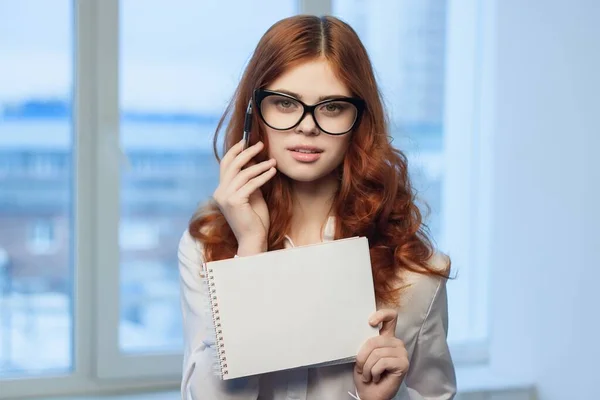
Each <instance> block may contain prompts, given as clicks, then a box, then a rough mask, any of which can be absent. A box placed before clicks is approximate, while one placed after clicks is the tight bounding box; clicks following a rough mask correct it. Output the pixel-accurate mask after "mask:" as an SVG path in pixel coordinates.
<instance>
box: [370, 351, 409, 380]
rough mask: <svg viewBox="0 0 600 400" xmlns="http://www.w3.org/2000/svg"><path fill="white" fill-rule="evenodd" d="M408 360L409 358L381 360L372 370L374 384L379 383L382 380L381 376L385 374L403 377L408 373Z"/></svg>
mask: <svg viewBox="0 0 600 400" xmlns="http://www.w3.org/2000/svg"><path fill="white" fill-rule="evenodd" d="M408 367H409V363H408V358H407V357H386V358H381V359H379V361H377V362H376V363H375V365H374V366H373V369H372V370H371V375H372V377H373V378H372V379H373V383H378V382H379V381H380V380H381V376H382V375H383V373H384V372H386V371H387V372H388V373H390V374H394V375H398V376H403V375H405V374H406V373H407V372H408Z"/></svg>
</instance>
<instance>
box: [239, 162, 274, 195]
mask: <svg viewBox="0 0 600 400" xmlns="http://www.w3.org/2000/svg"><path fill="white" fill-rule="evenodd" d="M276 172H277V169H276V168H275V167H271V168H269V169H268V170H266V171H265V172H263V173H262V174H260V175H258V176H257V177H256V178H252V179H250V180H249V181H248V183H246V184H245V185H244V186H242V187H241V188H240V190H238V192H237V193H238V195H239V196H240V197H248V198H249V197H250V195H251V194H252V193H254V191H256V190H257V189H258V188H260V187H261V186H262V185H264V184H265V183H267V182H268V181H269V179H271V178H272V177H274V176H275V173H276Z"/></svg>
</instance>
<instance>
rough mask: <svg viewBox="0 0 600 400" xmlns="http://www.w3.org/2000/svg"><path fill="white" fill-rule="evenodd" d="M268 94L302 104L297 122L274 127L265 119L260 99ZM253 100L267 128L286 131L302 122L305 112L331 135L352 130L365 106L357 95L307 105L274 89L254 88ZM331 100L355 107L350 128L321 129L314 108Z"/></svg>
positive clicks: (331, 99) (343, 133)
mask: <svg viewBox="0 0 600 400" xmlns="http://www.w3.org/2000/svg"><path fill="white" fill-rule="evenodd" d="M269 96H281V97H285V98H288V99H290V100H293V101H295V102H298V103H300V104H301V105H302V107H303V108H304V110H303V112H302V116H301V117H300V118H299V119H298V122H296V123H295V124H294V125H292V126H290V127H289V128H276V127H274V126H272V125H270V124H269V123H268V122H267V121H266V120H265V117H264V116H263V113H262V109H261V104H262V101H263V100H264V99H265V98H267V97H269ZM253 101H254V104H255V106H256V110H257V111H258V115H259V116H260V119H261V120H262V121H263V122H264V123H265V124H266V125H267V126H268V127H269V128H272V129H275V130H277V131H287V130H290V129H294V128H295V127H297V126H298V125H299V124H300V122H302V120H303V119H304V117H306V114H307V113H310V115H311V116H312V118H313V121H315V124H316V125H317V127H318V128H319V129H320V130H321V131H323V132H324V133H326V134H328V135H333V136H339V135H345V134H347V133H348V132H350V131H352V129H354V128H355V127H356V126H357V125H358V124H359V123H360V120H361V118H362V115H363V113H364V110H365V107H366V104H365V101H364V100H363V99H361V98H359V97H345V96H341V97H335V98H330V99H325V100H323V101H320V102H318V103H316V104H313V105H308V104H306V103H304V102H302V101H301V100H299V99H297V98H295V97H294V96H290V95H289V94H287V93H281V92H277V91H274V90H267V89H255V90H254V94H253ZM333 102H346V103H350V104H352V105H353V106H354V107H356V118H355V119H354V122H353V123H352V125H351V126H350V129H348V130H347V131H345V132H340V133H332V132H328V131H326V130H325V129H323V128H322V127H321V125H319V121H317V118H316V117H315V109H316V108H317V107H319V106H322V105H323V104H327V103H333Z"/></svg>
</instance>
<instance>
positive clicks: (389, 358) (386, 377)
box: [179, 16, 456, 400]
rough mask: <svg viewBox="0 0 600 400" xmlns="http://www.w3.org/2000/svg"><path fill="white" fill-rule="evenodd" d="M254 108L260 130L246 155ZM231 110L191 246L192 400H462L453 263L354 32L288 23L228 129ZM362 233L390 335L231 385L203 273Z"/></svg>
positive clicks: (187, 250)
mask: <svg viewBox="0 0 600 400" xmlns="http://www.w3.org/2000/svg"><path fill="white" fill-rule="evenodd" d="M249 99H252V106H253V108H254V113H253V118H254V130H253V131H252V135H251V142H250V147H249V148H247V149H244V143H243V142H242V141H241V139H242V132H243V129H244V116H245V112H246V108H247V105H248V102H249ZM231 109H233V112H232V113H231V119H230V121H229V123H228V125H227V128H226V136H225V150H226V154H225V155H224V157H223V159H222V160H220V180H219V185H218V187H217V188H216V190H215V192H214V196H213V201H212V203H211V204H209V205H208V206H206V207H205V208H203V209H201V210H200V211H199V212H198V213H197V215H195V216H194V218H193V219H192V221H191V223H190V226H189V229H188V230H187V231H186V232H185V233H184V234H183V237H182V238H181V242H180V245H179V264H180V272H181V281H182V285H181V288H182V309H183V320H184V332H185V339H186V348H185V356H184V375H183V380H182V398H183V399H186V400H191V399H195V400H197V399H210V400H234V399H236V400H237V399H273V400H279V399H281V400H283V399H303V400H314V399H319V400H320V399H344V398H348V399H349V398H351V397H354V398H357V399H358V398H360V399H362V400H384V399H386V400H387V399H392V398H397V399H412V400H415V399H437V400H442V399H452V398H453V397H454V394H455V390H456V384H455V374H454V368H453V364H452V360H451V357H450V353H449V350H448V345H447V342H446V335H447V324H448V321H447V300H446V286H445V281H446V279H447V276H448V273H449V269H450V262H449V260H448V259H446V258H445V257H442V256H440V255H437V254H436V253H435V251H434V249H433V246H432V245H431V242H430V241H429V240H428V238H427V236H426V234H425V230H424V227H423V224H422V221H421V215H420V213H419V210H418V208H417V206H416V205H415V203H414V196H413V194H412V188H411V184H410V181H409V177H408V172H407V163H406V159H405V157H404V155H403V154H402V153H401V152H400V151H398V150H396V149H394V148H392V147H391V145H390V142H389V140H388V137H389V136H388V127H387V125H386V119H385V115H384V110H383V106H382V102H381V99H380V97H379V93H378V89H377V84H376V82H375V78H374V75H373V71H372V67H371V64H370V61H369V58H368V55H367V52H366V50H365V49H364V47H363V45H362V44H361V42H360V40H359V38H358V36H357V35H356V33H355V32H354V31H353V30H352V28H351V27H349V26H348V25H347V24H345V23H343V22H341V21H340V20H338V19H336V18H333V17H322V18H318V17H314V16H295V17H291V18H287V19H284V20H282V21H280V22H278V23H276V24H275V25H274V26H272V27H271V28H270V29H269V30H268V31H267V32H266V34H265V35H264V36H263V38H262V39H261V40H260V42H259V43H258V46H257V48H256V50H255V52H254V55H253V57H252V58H251V60H250V62H249V64H248V66H247V68H246V70H245V73H244V75H243V77H242V79H241V82H240V84H239V86H238V89H237V91H236V93H235V96H234V98H233V100H232V103H231V105H230V107H228V109H227V111H226V113H225V115H224V116H223V118H222V119H221V123H220V124H219V127H218V128H217V133H218V131H219V130H220V128H221V125H222V124H223V122H224V121H225V119H226V117H227V116H228V115H229V112H230V111H231ZM216 142H217V138H216V136H215V154H216V153H217V152H216ZM357 235H361V236H366V237H368V239H369V244H370V252H371V260H372V269H373V277H374V282H375V293H376V298H377V303H378V304H377V308H378V311H377V312H376V313H374V315H373V316H372V317H371V319H370V320H369V321H368V323H370V324H372V325H373V326H377V325H378V324H381V328H380V335H379V336H377V337H375V338H372V339H371V340H369V341H367V342H366V343H365V344H364V345H363V347H362V348H361V349H360V351H359V353H358V356H357V360H356V362H355V363H353V364H345V365H337V366H328V367H321V368H309V369H300V370H293V371H280V372H275V373H270V374H265V375H262V376H253V377H249V378H247V379H237V380H233V381H221V380H219V378H218V377H216V376H215V374H214V372H213V366H212V362H213V361H212V360H213V359H212V357H213V356H212V353H211V351H214V349H212V346H211V345H210V343H208V344H207V342H206V337H205V336H204V335H205V333H206V332H207V329H206V327H207V325H209V321H208V320H207V319H206V318H204V317H203V315H205V314H204V311H203V310H202V307H203V306H202V305H203V304H205V301H204V300H205V298H206V292H205V288H204V286H203V283H202V279H201V275H202V263H203V262H205V261H212V260H218V259H224V258H230V257H235V256H239V257H244V256H249V255H253V254H257V253H260V252H264V251H269V250H274V249H281V248H285V247H292V246H300V245H308V244H313V243H318V242H321V241H324V240H335V239H339V238H344V237H349V236H357ZM365 322H367V321H365Z"/></svg>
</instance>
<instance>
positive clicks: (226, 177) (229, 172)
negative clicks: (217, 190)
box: [221, 142, 264, 182]
mask: <svg viewBox="0 0 600 400" xmlns="http://www.w3.org/2000/svg"><path fill="white" fill-rule="evenodd" d="M263 147H264V144H263V143H262V142H258V143H256V144H254V145H252V146H250V147H248V148H247V149H246V150H244V151H242V152H241V153H239V154H238V155H237V156H236V157H235V158H234V159H233V160H232V161H231V163H229V165H228V166H227V167H226V168H225V170H224V171H223V174H222V176H221V182H230V181H231V180H232V179H233V178H234V177H235V176H236V175H237V174H238V173H239V172H240V171H241V170H242V168H243V167H244V166H245V165H246V164H248V162H249V161H250V160H252V158H254V157H256V155H257V154H258V153H260V151H261V150H262V149H263Z"/></svg>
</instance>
